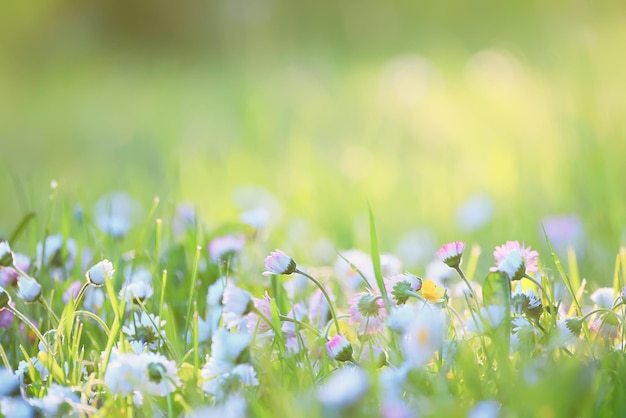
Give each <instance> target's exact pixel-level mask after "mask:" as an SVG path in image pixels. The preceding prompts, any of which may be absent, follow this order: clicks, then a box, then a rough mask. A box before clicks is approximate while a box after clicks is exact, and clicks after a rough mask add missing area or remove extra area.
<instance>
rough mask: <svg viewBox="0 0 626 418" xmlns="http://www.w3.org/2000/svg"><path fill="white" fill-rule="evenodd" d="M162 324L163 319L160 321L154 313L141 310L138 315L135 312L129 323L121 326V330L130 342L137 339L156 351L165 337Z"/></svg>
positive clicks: (163, 323) (163, 322)
mask: <svg viewBox="0 0 626 418" xmlns="http://www.w3.org/2000/svg"><path fill="white" fill-rule="evenodd" d="M164 325H165V321H161V319H160V318H159V317H158V316H156V315H154V314H147V313H146V312H145V311H143V312H141V315H139V314H138V313H137V312H135V313H134V314H133V316H132V320H131V321H130V323H129V324H128V325H127V326H126V325H125V326H124V327H122V331H124V334H126V335H127V336H128V339H129V341H130V342H131V343H132V342H134V341H138V342H140V343H142V344H146V345H147V347H148V349H150V350H152V351H156V350H157V349H158V348H159V347H161V346H162V345H163V340H164V339H165V330H164V329H163V326H164Z"/></svg>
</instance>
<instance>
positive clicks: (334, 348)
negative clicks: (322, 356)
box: [326, 334, 352, 361]
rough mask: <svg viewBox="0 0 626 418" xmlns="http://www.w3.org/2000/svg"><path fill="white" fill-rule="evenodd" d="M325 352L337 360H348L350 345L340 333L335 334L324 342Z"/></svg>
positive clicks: (350, 353)
mask: <svg viewBox="0 0 626 418" xmlns="http://www.w3.org/2000/svg"><path fill="white" fill-rule="evenodd" d="M326 352H327V353H328V355H329V356H330V357H331V358H333V359H335V360H337V361H350V360H351V359H352V345H351V344H350V341H348V339H347V338H346V337H345V336H344V335H342V334H337V335H335V336H334V337H333V338H331V339H330V341H328V342H327V343H326Z"/></svg>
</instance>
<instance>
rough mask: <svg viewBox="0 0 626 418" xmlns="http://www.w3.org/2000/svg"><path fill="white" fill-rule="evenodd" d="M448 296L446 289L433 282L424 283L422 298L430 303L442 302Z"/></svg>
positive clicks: (426, 281) (425, 281)
mask: <svg viewBox="0 0 626 418" xmlns="http://www.w3.org/2000/svg"><path fill="white" fill-rule="evenodd" d="M445 295H446V289H445V288H443V287H441V286H437V285H436V284H435V282H433V281H432V280H424V281H423V282H422V297H423V298H424V299H426V300H427V301H429V302H433V303H436V302H441V301H443V299H444V297H445Z"/></svg>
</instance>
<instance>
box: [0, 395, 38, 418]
mask: <svg viewBox="0 0 626 418" xmlns="http://www.w3.org/2000/svg"><path fill="white" fill-rule="evenodd" d="M0 416H3V417H16V418H17V417H20V418H31V417H34V416H35V408H33V406H32V405H31V404H30V403H29V402H28V401H27V400H26V399H24V398H18V397H13V398H9V397H7V398H1V399H0Z"/></svg>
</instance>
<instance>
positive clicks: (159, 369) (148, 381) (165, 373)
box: [139, 353, 180, 396]
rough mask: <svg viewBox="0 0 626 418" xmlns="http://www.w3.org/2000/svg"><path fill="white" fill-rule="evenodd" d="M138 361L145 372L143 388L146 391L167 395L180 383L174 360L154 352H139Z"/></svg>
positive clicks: (157, 394)
mask: <svg viewBox="0 0 626 418" xmlns="http://www.w3.org/2000/svg"><path fill="white" fill-rule="evenodd" d="M139 361H140V362H141V366H142V368H143V370H144V373H145V380H144V388H145V391H146V392H147V393H149V394H151V395H156V396H167V395H168V394H170V393H172V392H173V391H175V390H176V386H178V385H180V379H179V378H178V376H177V373H178V370H177V369H176V362H175V361H173V360H168V359H167V358H166V357H165V356H163V355H161V354H155V353H143V354H140V355H139Z"/></svg>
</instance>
